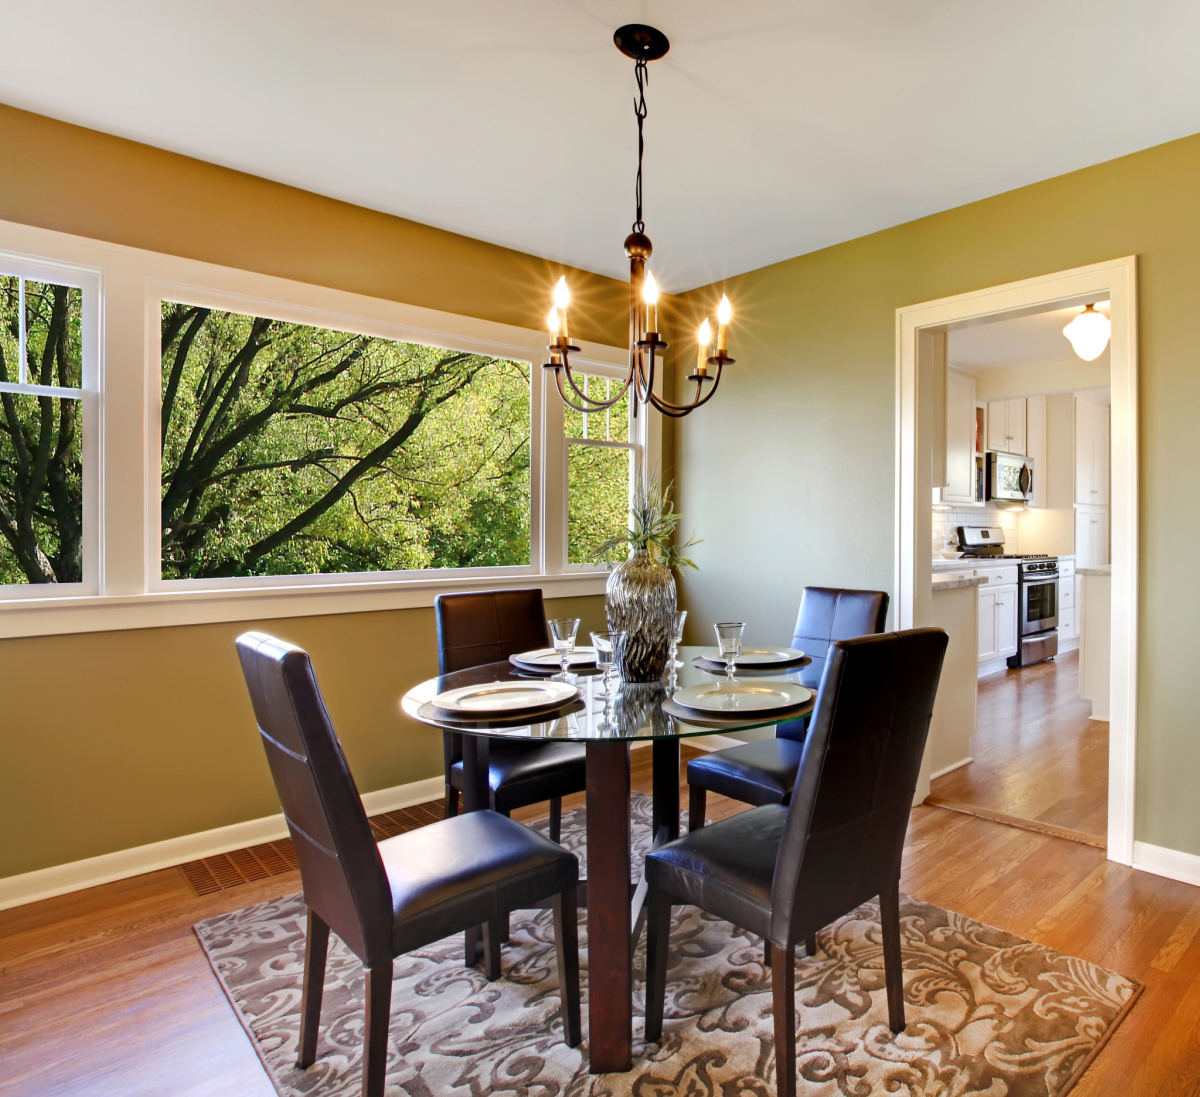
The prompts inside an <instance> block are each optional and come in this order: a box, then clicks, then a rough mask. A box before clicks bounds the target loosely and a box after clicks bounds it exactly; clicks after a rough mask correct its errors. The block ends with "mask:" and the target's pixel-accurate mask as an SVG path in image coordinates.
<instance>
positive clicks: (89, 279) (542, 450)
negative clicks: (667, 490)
mask: <svg viewBox="0 0 1200 1097" xmlns="http://www.w3.org/2000/svg"><path fill="white" fill-rule="evenodd" d="M0 255H3V256H4V258H5V266H6V267H7V268H8V269H10V270H12V271H13V273H20V272H21V271H20V270H16V269H13V268H14V263H17V262H20V263H24V264H26V266H27V269H29V270H30V271H31V273H30V274H29V275H28V277H36V278H44V279H48V280H55V281H60V282H62V283H63V284H69V285H81V286H82V287H83V288H84V290H85V292H84V310H85V311H84V330H85V340H86V339H87V338H88V337H89V336H88V333H93V334H94V338H95V340H96V345H95V346H94V347H93V348H92V350H91V352H89V351H88V349H87V347H86V346H85V356H84V386H83V387H84V390H85V392H84V401H85V403H84V416H85V428H84V445H85V452H84V461H85V473H84V475H85V478H87V481H86V482H85V490H84V524H85V530H86V531H87V532H86V533H85V581H84V583H82V584H78V585H77V584H71V585H70V586H61V587H53V588H51V587H48V586H42V585H38V586H36V587H25V586H21V587H16V586H13V587H0V638H4V637H12V636H33V635H53V634H59V633H69V632H91V631H105V630H111V629H126V628H150V627H160V626H167V625H187V624H200V623H209V622H219V621H249V620H264V619H269V618H279V617H301V616H312V615H317V614H327V613H352V612H366V611H373V610H385V609H407V608H414V607H421V606H431V605H432V604H433V600H434V598H435V597H436V595H437V594H439V593H441V592H443V591H447V590H485V589H488V588H490V587H519V586H528V585H537V586H542V587H543V588H545V590H546V593H547V595H548V596H551V597H557V596H563V597H565V596H573V595H584V594H598V593H602V592H603V590H604V582H605V576H606V571H605V569H604V568H603V567H594V568H593V567H588V566H587V565H582V566H574V567H567V566H566V564H565V559H566V525H565V518H566V454H565V442H564V440H563V427H562V405H561V401H560V400H559V398H558V395H557V393H556V392H555V391H554V385H553V379H552V378H550V377H548V376H547V374H548V372H549V371H546V370H543V369H542V368H541V367H542V362H543V361H544V358H545V342H546V336H545V333H544V332H540V331H533V330H529V329H525V328H519V327H515V326H513V325H509V324H501V323H497V322H495V321H490V320H480V319H477V318H475V317H468V316H460V315H457V314H454V313H448V312H441V311H439V310H436V309H427V308H422V307H420V306H416V305H406V304H401V303H398V302H395V301H388V300H385V299H381V298H375V297H369V296H366V295H363V294H356V293H350V292H348V291H345V290H337V289H330V288H328V287H322V286H316V285H312V284H309V283H305V282H296V281H292V280H289V279H284V278H277V277H274V276H271V275H265V274H257V273H254V272H251V271H243V270H237V269H235V268H230V267H222V266H218V265H216V264H211V263H202V262H199V261H197V260H192V259H184V258H181V257H178V256H170V255H163V254H160V253H157V252H151V251H144V250H141V249H138V248H130V247H125V246H124V245H120V244H110V243H107V242H104V241H98V240H91V239H87V238H85V237H79V236H71V235H68V234H66V233H59V232H53V231H51V230H48V229H39V228H35V227H32V226H28V225H19V224H15V223H13V222H5V221H0ZM17 257H20V258H19V259H18V258H17ZM89 297H90V299H91V300H92V301H93V306H92V307H93V308H95V309H96V310H97V311H96V312H95V313H94V314H92V315H91V316H89V313H88V311H87V310H88V308H89V306H88V300H89ZM164 298H166V299H169V300H182V301H185V302H189V301H192V302H194V303H198V304H205V305H212V306H213V307H217V308H229V309H232V310H236V311H241V312H252V313H255V314H256V315H267V316H272V317H278V318H280V319H285V320H294V321H297V322H300V323H312V324H320V325H322V326H326V327H332V328H337V329H349V330H354V331H362V332H364V333H366V334H377V335H381V336H384V337H386V338H392V339H403V340H408V341H413V342H419V343H427V344H431V345H434V346H452V347H454V348H457V349H462V350H468V351H473V352H476V353H481V354H492V355H496V356H500V357H507V358H517V359H520V360H523V361H526V362H529V363H530V364H531V366H532V370H531V375H532V385H531V402H532V408H531V433H530V446H531V453H530V458H531V467H532V468H533V470H534V475H533V476H532V481H531V485H530V488H531V515H530V534H531V543H532V545H533V559H532V562H531V563H530V564H529V565H522V566H518V567H508V568H478V569H476V568H469V569H461V570H439V571H418V572H381V573H370V574H354V575H313V576H309V575H302V576H269V577H264V578H261V579H252V580H244V579H237V580H163V579H162V578H161V573H160V554H159V521H160V518H159V505H158V504H159V498H160V491H161V488H160V471H159V455H158V433H159V427H158V423H159V394H160V392H161V385H160V369H161V358H160V354H159V340H160V331H161V328H160V323H161V319H160V317H161V302H162V300H163V299H164ZM89 320H90V321H91V322H89ZM581 345H582V351H581V353H580V354H579V355H577V356H576V360H577V361H578V362H579V365H580V367H581V368H585V369H587V370H588V371H589V372H604V373H610V372H612V373H617V374H619V373H621V372H623V370H624V368H625V364H626V359H627V354H628V352H627V350H626V349H625V348H618V347H610V346H606V345H603V344H600V343H587V342H585V343H583V344H581ZM573 364H574V363H573ZM638 421H639V422H641V423H643V424H644V426H643V427H642V430H643V434H644V437H643V438H642V439H641V440H640V445H639V449H640V455H639V460H638V465H639V467H640V469H641V472H642V475H645V474H646V472H645V470H646V469H648V468H650V467H653V466H654V465H656V464H657V463H658V460H659V452H660V448H661V424H659V423H658V422H657V419H656V417H652V416H648V415H645V414H644V413H643V414H640V415H639V417H638ZM89 423H91V424H92V429H91V430H88V424H89ZM555 426H556V428H557V429H555ZM556 449H557V450H559V451H561V452H558V453H556V452H555V451H556ZM93 480H94V482H93ZM556 524H558V528H559V529H561V531H562V535H561V546H560V545H559V543H558V542H559V540H560V538H558V537H553V536H546V533H547V532H548V531H550V530H553V529H554V528H555V525H556Z"/></svg>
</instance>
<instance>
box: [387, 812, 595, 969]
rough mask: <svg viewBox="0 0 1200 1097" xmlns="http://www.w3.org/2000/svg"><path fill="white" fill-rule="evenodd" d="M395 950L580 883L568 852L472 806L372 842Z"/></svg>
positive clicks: (520, 906) (424, 942) (524, 829)
mask: <svg viewBox="0 0 1200 1097" xmlns="http://www.w3.org/2000/svg"><path fill="white" fill-rule="evenodd" d="M379 856H380V857H381V858H382V859H383V867H384V870H385V871H386V873H387V878H388V884H389V886H390V888H391V893H392V919H393V924H392V943H393V947H394V948H395V950H396V952H397V954H399V953H400V952H407V951H408V950H409V949H411V948H418V947H420V946H421V945H423V944H427V943H428V942H430V941H436V940H439V939H441V938H442V937H446V936H448V935H449V934H451V933H458V932H460V931H461V930H464V929H467V928H468V927H469V926H475V925H479V924H480V923H481V922H486V921H488V920H489V919H492V918H496V917H499V916H500V915H502V914H504V913H506V912H507V911H510V910H521V909H524V908H528V907H531V906H534V905H536V904H537V903H539V902H540V901H541V900H543V899H546V898H548V897H549V896H551V895H554V894H557V893H558V892H560V891H564V890H566V889H567V888H569V887H574V886H575V885H576V884H577V883H578V881H579V862H578V860H577V859H576V857H575V854H573V853H571V852H569V851H568V850H565V849H564V848H563V847H562V846H560V845H559V844H558V843H557V842H551V841H550V839H549V838H546V837H544V836H543V835H541V834H539V833H538V832H537V831H535V830H531V829H530V828H529V827H526V826H522V825H521V824H520V823H518V822H515V821H514V820H512V819H507V818H505V817H504V816H503V815H499V814H497V813H496V812H494V811H472V812H468V813H467V814H466V815H456V816H454V817H453V818H451V819H442V820H440V821H439V822H436V823H430V824H429V825H428V826H423V827H418V828H417V829H416V830H411V831H408V832H407V833H406V834H397V835H396V836H395V837H394V838H387V839H385V840H384V841H382V842H380V843H379Z"/></svg>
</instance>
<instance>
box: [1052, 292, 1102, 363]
mask: <svg viewBox="0 0 1200 1097" xmlns="http://www.w3.org/2000/svg"><path fill="white" fill-rule="evenodd" d="M1111 334H1112V321H1111V320H1109V318H1108V317H1107V316H1105V315H1104V314H1103V313H1102V312H1097V311H1096V306H1095V305H1088V307H1087V308H1085V309H1084V310H1083V312H1081V313H1080V314H1079V315H1078V316H1076V317H1075V319H1073V320H1072V321H1071V322H1070V323H1069V324H1068V325H1067V326H1066V327H1065V328H1063V335H1065V336H1066V337H1067V338H1068V339H1070V340H1071V346H1072V347H1074V348H1075V353H1076V354H1078V355H1079V357H1080V358H1082V359H1083V360H1084V361H1085V362H1094V361H1095V360H1096V359H1097V358H1099V357H1100V355H1102V354H1103V353H1104V348H1105V347H1106V346H1108V339H1109V336H1110V335H1111Z"/></svg>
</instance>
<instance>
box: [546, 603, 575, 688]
mask: <svg viewBox="0 0 1200 1097" xmlns="http://www.w3.org/2000/svg"><path fill="white" fill-rule="evenodd" d="M578 631H579V618H578V617H556V618H555V619H554V620H553V621H551V622H550V639H551V640H553V641H554V650H555V651H557V652H558V654H559V658H560V659H561V660H562V671H561V673H559V674H556V675H555V676H554V680H555V681H558V682H566V681H569V679H568V677H567V666H568V664H569V663H570V660H571V652H573V651H574V650H575V634H576V633H577V632H578Z"/></svg>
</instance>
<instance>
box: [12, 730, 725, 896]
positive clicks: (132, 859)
mask: <svg viewBox="0 0 1200 1097" xmlns="http://www.w3.org/2000/svg"><path fill="white" fill-rule="evenodd" d="M682 742H685V743H687V744H688V745H689V746H693V747H698V748H699V749H700V750H722V749H723V748H725V747H736V746H741V745H742V741H741V740H740V739H731V738H730V737H729V736H727V735H699V736H696V737H695V738H694V739H684V740H682ZM650 743H651V740H649V739H644V740H637V741H635V742H634V743H632V744H630V745H631V746H632V747H633V748H635V749H636V748H637V747H643V746H649V745H650ZM443 788H444V782H443V780H442V778H441V777H429V778H426V779H425V780H423V781H412V782H410V783H409V784H406V785H396V786H394V787H393V788H381V789H377V790H376V791H375V792H367V793H364V794H363V798H362V801H363V807H365V808H366V809H367V814H368V815H378V814H380V812H384V811H397V810H399V809H400V808H406V807H411V806H412V805H413V804H424V803H427V802H428V801H430V800H438V799H441V796H442V790H443ZM286 837H287V825H286V824H285V823H284V821H283V816H282V815H268V816H266V817H265V818H263V819H247V820H246V821H245V822H244V823H233V824H231V825H230V826H227V827H216V828H214V829H213V830H202V831H199V832H198V833H196V834H182V835H180V836H179V837H178V838H168V839H166V840H165V841H163V842H151V843H150V844H149V845H144V846H134V847H133V848H132V849H121V850H117V851H116V852H114V853H104V854H101V855H100V856H99V857H88V858H86V859H85V860H82V861H72V862H70V863H69V864H65V865H52V866H51V867H50V868H42V869H37V870H36V871H34V872H25V873H22V874H21V875H20V876H9V877H6V878H4V879H0V910H5V909H7V908H8V907H17V906H22V905H23V904H25V903H36V902H37V901H38V900H39V899H49V898H51V897H53V896H55V895H65V894H66V893H67V892H69V891H82V890H83V889H84V888H90V887H96V886H97V885H99V884H108V883H112V881H114V880H125V879H128V878H129V877H130V876H140V875H141V874H142V873H144V872H155V871H157V870H158V869H162V868H172V867H174V866H175V865H182V864H184V863H185V862H187V861H198V860H199V859H200V858H201V857H213V856H215V855H216V854H218V853H229V852H230V851H231V850H235V849H245V848H246V847H247V846H256V845H259V844H260V843H262V842H273V841H276V840H277V839H279V838H286Z"/></svg>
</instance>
